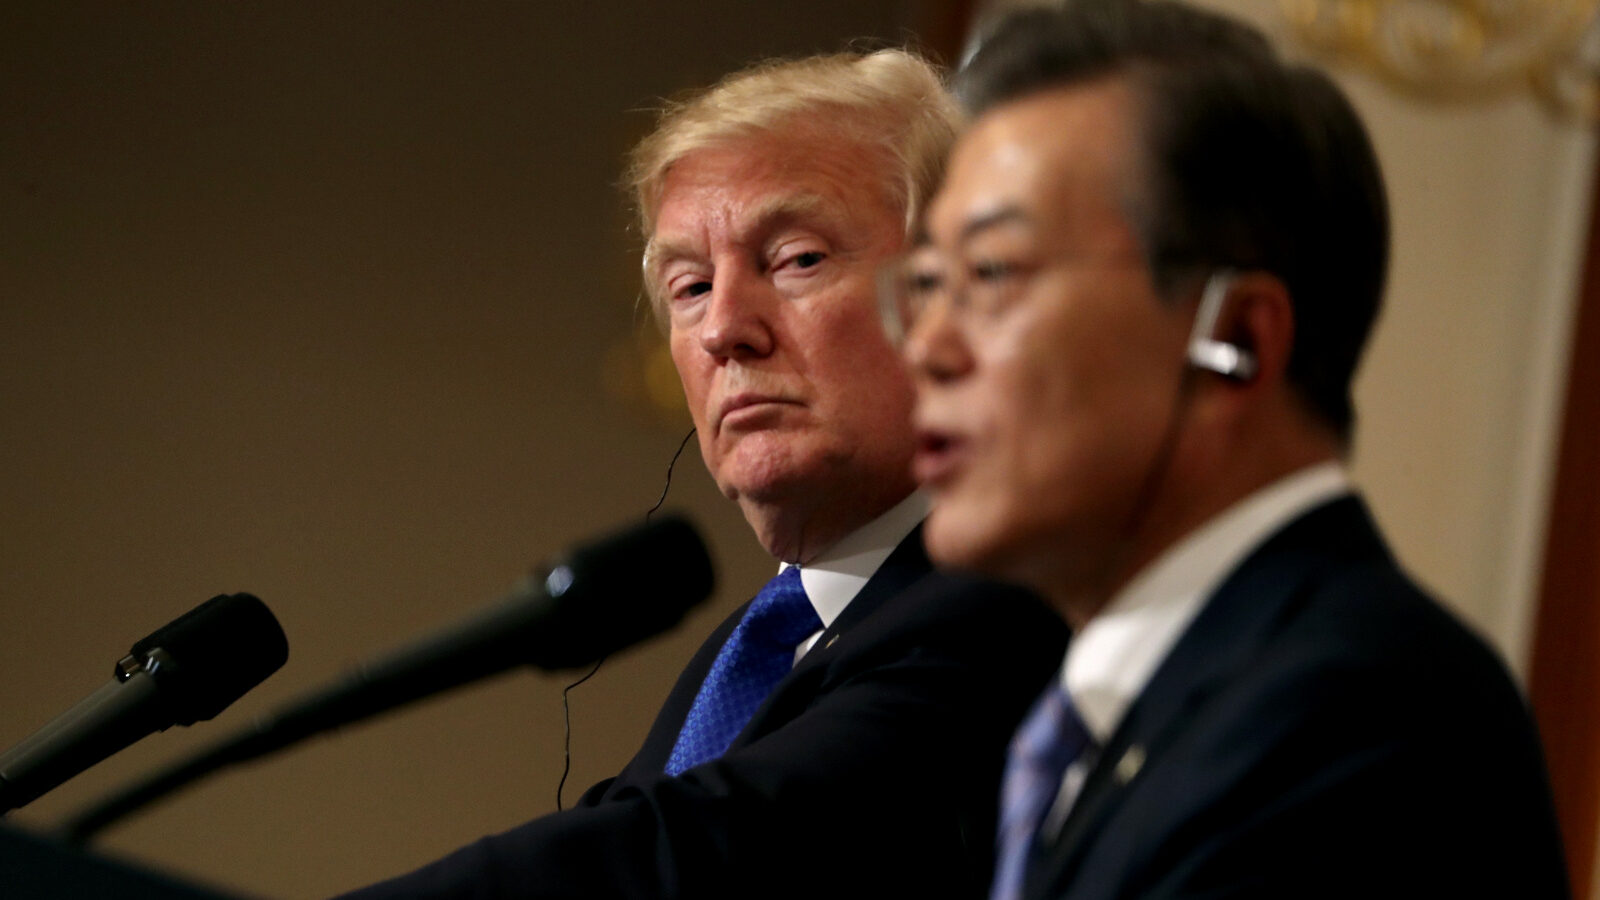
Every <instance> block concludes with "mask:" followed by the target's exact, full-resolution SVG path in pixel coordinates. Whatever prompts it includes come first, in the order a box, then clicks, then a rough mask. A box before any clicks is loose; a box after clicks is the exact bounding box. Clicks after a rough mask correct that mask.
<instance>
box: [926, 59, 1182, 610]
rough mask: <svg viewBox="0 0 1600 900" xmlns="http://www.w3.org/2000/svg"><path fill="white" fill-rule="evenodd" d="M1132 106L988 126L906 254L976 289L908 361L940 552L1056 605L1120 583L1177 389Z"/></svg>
mask: <svg viewBox="0 0 1600 900" xmlns="http://www.w3.org/2000/svg"><path fill="white" fill-rule="evenodd" d="M1134 102H1135V99H1134V95H1133V94H1132V93H1131V91H1130V90H1129V88H1127V87H1126V86H1125V85H1124V84H1122V83H1121V82H1114V81H1112V82H1095V83H1092V84H1089V85H1086V86H1081V87H1072V88H1063V89H1057V90H1053V91H1050V92H1047V93H1042V94H1036V95H1033V96H1030V97H1025V98H1023V99H1021V100H1019V101H1016V102H1013V103H1010V104H1007V105H1005V106H1002V107H999V108H997V109H995V110H993V111H991V112H989V113H988V114H986V115H984V116H983V117H982V118H981V119H979V120H978V121H977V122H976V123H975V125H974V127H973V128H972V130H971V131H969V132H968V133H967V134H966V135H965V136H964V137H963V138H962V140H961V142H960V143H959V144H958V145H957V148H956V151H955V154H954V156H953V157H952V159H951V165H950V169H949V173H948V176H947V180H946V182H945V185H944V188H943V189H942V191H941V192H940V194H939V195H938V197H937V198H936V199H935V201H934V203H933V205H932V207H931V209H930V213H929V219H928V231H929V234H930V237H931V246H930V247H928V248H925V249H923V250H921V251H919V253H917V254H913V260H914V262H913V264H912V267H913V269H916V268H917V267H918V263H917V262H916V260H918V259H919V258H920V259H921V260H922V261H924V263H925V265H926V266H928V267H929V269H928V271H930V272H932V273H934V274H935V275H937V276H938V277H945V278H949V279H953V280H952V281H950V282H949V283H952V284H964V285H965V288H964V290H963V291H962V292H961V294H962V297H964V299H961V298H957V299H955V300H954V301H951V302H944V301H939V302H935V303H934V305H932V306H931V307H929V308H928V309H927V310H926V311H925V312H924V313H923V314H921V315H920V316H918V318H917V320H916V323H915V326H914V328H913V330H912V334H911V337H910V344H909V346H908V347H907V356H908V359H909V361H910V363H911V365H912V368H913V372H914V375H915V378H916V383H917V388H918V402H917V408H916V415H915V421H916V425H917V429H918V438H919V444H918V450H917V453H916V459H915V471H916V474H917V477H918V479H919V480H920V481H921V482H922V483H923V484H924V485H925V486H926V487H928V488H930V489H931V491H932V493H933V497H934V509H933V513H932V515H931V516H930V517H929V519H928V524H927V529H926V532H925V535H926V539H927V543H928V548H929V552H930V553H931V555H932V556H933V557H934V559H935V560H936V561H938V562H941V563H944V564H949V565H956V566H960V567H964V568H971V569H976V570H979V571H984V572H988V573H990V574H994V575H998V576H1001V577H1005V578H1009V579H1013V580H1017V581H1021V582H1024V583H1027V584H1030V585H1032V586H1034V587H1036V588H1039V589H1041V590H1042V591H1044V592H1045V593H1046V594H1047V595H1048V594H1053V593H1055V590H1054V589H1056V588H1058V587H1063V586H1069V587H1071V588H1072V589H1073V590H1074V591H1082V590H1084V589H1086V588H1087V589H1090V590H1095V589H1097V588H1101V587H1105V585H1104V584H1102V583H1101V582H1104V581H1106V580H1107V579H1111V578H1113V577H1116V575H1117V574H1118V572H1119V570H1120V571H1122V572H1125V571H1126V566H1127V564H1128V562H1130V561H1127V560H1124V559H1123V558H1122V555H1124V553H1125V551H1124V550H1123V548H1124V547H1126V546H1127V543H1128V542H1127V537H1128V536H1129V534H1130V532H1131V531H1132V530H1133V529H1134V528H1135V527H1137V526H1138V525H1140V524H1142V523H1140V522H1138V521H1136V520H1138V519H1139V518H1140V517H1141V515H1142V512H1141V511H1140V509H1139V507H1141V506H1142V501H1141V499H1140V497H1141V494H1143V492H1145V491H1147V490H1150V489H1151V488H1152V487H1153V486H1152V485H1149V484H1147V482H1148V481H1149V480H1150V477H1151V475H1152V471H1153V469H1155V468H1156V459H1157V457H1158V456H1159V455H1160V452H1161V451H1160V450H1159V449H1158V448H1159V446H1160V445H1161V443H1162V440H1163V436H1164V434H1165V433H1166V431H1167V429H1168V428H1169V423H1170V422H1171V421H1172V416H1173V411H1174V407H1175V402H1176V394H1177V391H1178V385H1179V382H1180V379H1181V373H1182V360H1183V357H1184V344H1185V338H1186V337H1187V331H1188V328H1189V316H1188V312H1187V309H1188V307H1187V306H1185V307H1184V308H1183V309H1173V308H1171V307H1170V306H1168V305H1165V304H1163V303H1162V302H1161V301H1160V300H1159V299H1158V297H1157V295H1156V293H1155V290H1154V288H1153V286H1152V281H1151V277H1150V273H1149V270H1148V268H1147V266H1146V264H1145V261H1144V258H1143V256H1142V254H1141V250H1140V246H1139V243H1138V240H1137V237H1136V235H1135V232H1134V230H1133V227H1132V225H1131V224H1130V222H1129V221H1128V217H1127V212H1126V202H1125V201H1126V198H1127V197H1128V196H1129V194H1128V190H1129V188H1130V187H1134V186H1136V184H1137V176H1138V170H1139V167H1140V165H1141V163H1140V160H1141V159H1142V156H1141V154H1140V152H1139V150H1138V140H1137V135H1136V132H1135V128H1136V125H1135V118H1134V116H1133V110H1134V106H1133V103H1134Z"/></svg>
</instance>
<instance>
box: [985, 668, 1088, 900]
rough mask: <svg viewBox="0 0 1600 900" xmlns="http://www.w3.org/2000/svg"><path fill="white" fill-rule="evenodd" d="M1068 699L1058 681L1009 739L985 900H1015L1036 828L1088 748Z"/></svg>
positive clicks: (1036, 832)
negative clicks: (991, 881)
mask: <svg viewBox="0 0 1600 900" xmlns="http://www.w3.org/2000/svg"><path fill="white" fill-rule="evenodd" d="M1089 740H1090V739H1089V732H1088V730H1087V729H1086V728H1084V725H1083V720H1081V719H1079V718H1078V711H1077V710H1076V709H1073V707H1072V698H1071V697H1069V696H1067V692H1066V689H1065V688H1063V687H1062V686H1061V681H1060V680H1059V679H1057V680H1056V681H1055V682H1054V683H1053V684H1052V685H1051V686H1050V689H1049V690H1047V691H1045V692H1044V694H1043V695H1042V696H1040V697H1039V699H1038V701H1037V702H1035V703H1034V704H1033V710H1032V711H1031V712H1029V713H1028V717H1027V718H1026V719H1023V720H1022V727H1021V728H1019V729H1017V733H1016V735H1015V736H1014V737H1013V738H1012V739H1011V750H1010V752H1009V753H1008V754H1007V756H1006V774H1005V779H1004V781H1003V782H1002V783H1001V788H1000V834H999V842H998V844H999V846H998V852H997V853H996V859H995V872H994V886H993V888H992V889H991V890H990V892H989V900H1017V898H1019V897H1021V896H1022V876H1023V873H1024V872H1025V871H1027V868H1028V854H1029V851H1030V850H1031V849H1032V848H1033V843H1034V839H1035V838H1036V837H1037V836H1038V834H1039V825H1040V824H1041V823H1042V822H1043V821H1044V816H1045V813H1046V812H1047V811H1049V809H1050V806H1051V804H1052V803H1054V802H1055V799H1056V794H1057V793H1059V792H1060V790H1061V779H1062V777H1063V776H1064V775H1066V773H1067V767H1068V766H1070V765H1072V761H1073V760H1075V759H1077V758H1078V755H1079V754H1080V753H1082V752H1083V750H1084V748H1085V747H1087V746H1089Z"/></svg>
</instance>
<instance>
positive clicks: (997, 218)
mask: <svg viewBox="0 0 1600 900" xmlns="http://www.w3.org/2000/svg"><path fill="white" fill-rule="evenodd" d="M1031 221H1032V219H1031V218H1030V217H1029V216H1028V214H1027V213H1026V212H1023V211H1022V208H1021V207H1017V206H1002V207H1000V208H999V209H996V210H991V211H989V212H986V213H984V214H983V215H981V216H978V217H976V218H973V219H968V220H967V222H966V223H965V224H963V225H962V226H961V231H960V233H959V234H957V235H956V242H957V243H961V244H964V243H966V242H967V241H970V240H972V239H973V238H974V237H976V236H977V235H979V234H981V233H982V232H985V231H988V230H989V229H991V228H998V227H999V226H1001V225H1006V224H1009V223H1011V222H1017V223H1021V224H1027V223H1029V222H1031Z"/></svg>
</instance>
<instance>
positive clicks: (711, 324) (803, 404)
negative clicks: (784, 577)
mask: <svg viewBox="0 0 1600 900" xmlns="http://www.w3.org/2000/svg"><path fill="white" fill-rule="evenodd" d="M884 195H885V191H884V179H883V176H882V174H881V170H880V169H879V167H878V166H877V165H876V164H875V161H874V158H873V157H872V156H871V155H870V154H867V153H866V152H864V151H863V150H862V149H861V148H859V147H856V146H854V145H852V144H851V143H850V142H847V141H841V140H838V139H833V140H826V139H821V138H817V137H807V136H804V135H797V136H788V137H785V138H782V139H778V138H774V137H759V138H751V139H747V140H737V141H730V142H727V143H724V144H719V145H715V146H713V147H711V148H708V149H703V150H699V151H697V152H694V153H691V154H689V155H688V156H686V157H685V158H683V159H682V160H680V161H678V162H677V163H675V164H674V165H673V166H672V168H671V170H670V171H669V172H668V174H667V177H666V180H665V183H664V186H663V190H662V197H661V204H660V207H659V209H658V212H657V215H656V226H655V233H654V235H653V236H652V241H651V255H650V265H649V266H648V269H647V277H648V278H649V279H650V280H651V282H652V286H653V288H654V290H655V293H656V295H657V297H658V298H660V300H661V302H662V303H663V304H664V305H665V307H666V314H667V318H668V325H669V330H670V343H671V348H672V358H673V361H674V362H675V363H676V364H677V367H678V374H679V376H680V377H681V378H682V380H683V390H684V394H685V395H686V397H687V399H688V403H689V411H690V414H691V416H692V417H693V419H694V424H695V427H696V428H697V429H698V430H699V435H700V449H701V453H702V455H703V456H704V458H705V462H706V466H707V467H708V468H709V469H710V471H711V475H712V477H713V478H715V479H716V482H717V484H718V486H719V487H720V488H721V489H722V492H723V493H724V494H726V495H727V496H728V497H730V498H732V499H734V500H737V501H739V503H740V504H741V506H742V507H743V508H744V510H745V514H746V517H747V518H749V519H750V520H751V524H752V525H755V526H756V528H757V532H758V537H761V538H762V539H763V542H764V543H767V542H768V537H769V536H768V535H765V534H761V533H760V532H761V531H762V530H763V528H762V525H761V523H760V522H758V521H757V520H758V518H759V517H761V516H762V515H766V514H770V513H771V511H772V510H773V509H774V508H776V509H778V510H780V511H781V512H782V513H783V514H784V515H788V516H793V515H800V516H802V517H804V515H805V511H806V510H808V509H812V508H827V509H830V513H829V515H831V516H834V517H838V516H840V515H845V514H848V513H850V512H852V511H858V512H859V516H857V518H859V519H860V521H858V522H855V523H854V524H856V525H859V524H864V523H865V521H867V520H868V519H869V518H870V517H871V516H873V515H876V514H877V513H878V512H880V511H881V510H882V509H885V508H887V507H888V506H889V505H892V504H893V503H894V502H897V501H898V500H899V499H901V498H903V497H904V496H905V495H906V494H908V493H910V491H911V490H912V488H913V484H912V481H911V477H910V461H911V452H912V447H913V439H912V436H911V426H910V412H911V403H912V394H911V386H910V382H909V379H908V378H907V376H906V373H905V370H904V368H903V367H902V364H901V362H900V360H899V357H898V356H897V355H896V353H895V351H894V349H893V348H892V347H891V345H890V344H889V342H888V340H887V338H886V337H885V336H884V333H883V330H882V328H881V327H880V324H879V321H878V319H877V314H876V309H877V306H876V300H875V278H876V273H877V271H878V269H879V267H880V266H881V265H882V263H883V262H884V261H885V260H886V259H887V258H889V257H890V256H892V255H893V254H894V253H895V252H896V251H898V250H899V249H900V247H901V245H902V243H903V225H902V219H901V214H900V211H899V210H898V209H897V208H896V207H895V206H894V205H893V204H892V203H890V202H889V201H888V200H887V198H886V197H885V196H884ZM763 510H764V511H765V512H764V513H763V512H762V511H763ZM768 549H769V550H773V551H774V552H779V550H778V548H775V547H774V546H773V545H772V544H771V543H768ZM814 549H821V548H814ZM793 552H794V550H793V548H789V547H785V548H783V552H782V553H780V555H793Z"/></svg>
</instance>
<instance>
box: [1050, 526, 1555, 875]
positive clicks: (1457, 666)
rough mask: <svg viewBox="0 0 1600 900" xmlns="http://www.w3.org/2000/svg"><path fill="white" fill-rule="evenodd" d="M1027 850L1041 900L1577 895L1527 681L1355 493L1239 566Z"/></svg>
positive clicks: (1287, 530) (1290, 529)
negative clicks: (1402, 563) (1057, 816)
mask: <svg viewBox="0 0 1600 900" xmlns="http://www.w3.org/2000/svg"><path fill="white" fill-rule="evenodd" d="M1035 849H1036V855H1035V856H1034V858H1033V861H1032V865H1031V866H1030V868H1029V871H1028V877H1027V879H1026V880H1025V891H1024V894H1025V896H1027V897H1031V898H1043V897H1052V898H1054V897H1070V898H1110V897H1241V896H1248V897H1306V896H1319V897H1320V896H1337V897H1363V898H1365V897H1390V896H1393V897H1497V898H1498V897H1507V898H1510V897H1516V898H1546V897H1564V896H1566V895H1567V889H1566V884H1565V875H1564V868H1563V865H1562V858H1561V850H1560V840H1559V837H1558V835H1557V831H1556V825H1555V819H1554V815H1553V813H1552V810H1551V802H1550V792H1549V787H1548V784H1547V782H1546V777H1545V771H1544V764H1543V757H1542V754H1541V751H1540V747H1539V744H1538V740H1537V738H1536V736H1535V734H1534V728H1533V724H1532V722H1531V721H1530V719H1529V716H1528V714H1527V711H1526V708H1525V706H1524V704H1523V701H1522V698H1521V696H1520V694H1519V693H1518V691H1517V689H1516V688H1515V687H1514V686H1513V684H1512V682H1511V681H1510V679H1509V678H1508V677H1507V675H1506V672H1505V670H1504V667H1503V666H1502V665H1501V663H1500V661H1499V659H1498V658H1497V657H1496V656H1495V655H1494V653H1493V652H1492V651H1490V650H1489V649H1488V648H1487V647H1486V646H1485V645H1484V644H1483V642H1482V641H1481V640H1479V639H1478V638H1477V637H1476V636H1474V635H1472V634H1471V633H1469V632H1468V631H1467V630H1466V629H1464V628H1463V627H1461V625H1459V624H1458V623H1457V622H1456V621H1455V620H1454V619H1453V618H1451V617H1450V615H1448V614H1447V613H1446V612H1444V611H1443V610H1442V609H1440V608H1439V607H1438V606H1437V605H1435V604H1434V603H1433V601H1431V600H1430V599H1428V598H1427V597H1426V596H1424V595H1423V594H1422V593H1421V592H1420V591H1419V590H1418V589H1417V587H1416V586H1415V585H1413V584H1412V583H1411V582H1410V581H1409V580H1408V579H1407V578H1406V576H1405V575H1404V574H1402V573H1401V572H1400V570H1399V569H1398V568H1397V567H1396V565H1395V562H1394V560H1393V559H1392V558H1391V557H1390V555H1389V553H1388V551H1387V550H1386V549H1385V547H1384V545H1383V542H1382V540H1381V539H1380V538H1379V536H1378V534H1377V532H1376V530H1375V528H1374V526H1373V524H1372V522H1371V520H1370V518H1369V517H1368V515H1367V512H1366V510H1365V508H1364V506H1363V505H1362V504H1361V503H1360V501H1359V500H1356V499H1355V498H1346V499H1342V500H1337V501H1334V502H1332V503H1329V504H1327V505H1325V506H1323V507H1321V508H1319V509H1316V510H1313V511H1312V512H1310V513H1308V514H1306V515H1305V516H1303V517H1302V518H1300V519H1299V520H1297V521H1295V522H1294V523H1292V524H1290V525H1289V526H1288V527H1287V528H1285V529H1283V530H1282V531H1280V532H1279V533H1278V534H1276V535H1275V536H1273V537H1272V538H1271V539H1269V540H1268V541H1267V542H1266V543H1265V544H1263V545H1262V546H1261V547H1259V548H1258V549H1257V550H1256V551H1255V552H1254V553H1253V554H1252V555H1251V556H1250V557H1249V558H1248V559H1247V560H1246V561H1245V562H1244V563H1243V564H1242V565H1241V566H1240V568H1239V569H1238V570H1237V571H1236V572H1235V573H1233V574H1232V575H1231V576H1230V577H1228V578H1227V580H1226V581H1225V583H1224V584H1223V585H1222V586H1221V587H1220V588H1219V589H1218V591H1217V593H1216V594H1215V596H1213V597H1212V598H1211V599H1210V601H1209V602H1208V603H1207V604H1206V606H1205V607H1204V609H1202V610H1201V612H1200V614H1199V615H1198V616H1197V617H1196V618H1195V620H1194V622H1193V623H1192V624H1191V626H1190V627H1189V629H1188V631H1187V632H1185V634H1184V635H1183V636H1182V637H1181V638H1180V639H1179V640H1178V642H1177V644H1176V645H1174V647H1173V650H1172V653H1171V655H1170V656H1169V657H1168V658H1167V659H1166V660H1165V661H1164V662H1163V663H1162V665H1161V666H1160V668H1159V669H1158V670H1157V671H1156V673H1155V675H1154V676H1153V678H1152V679H1151V681H1150V683H1149V685H1148V686H1147V687H1146V688H1145V690H1144V692H1143V693H1142V694H1141V695H1140V697H1139V698H1138V700H1137V701H1135V702H1134V704H1133V705H1132V706H1131V707H1130V708H1129V710H1128V713H1127V716H1126V718H1125V719H1124V721H1123V722H1122V723H1121V725H1120V726H1119V727H1118V729H1117V731H1116V732H1115V733H1114V734H1113V735H1112V737H1111V738H1110V739H1109V740H1108V741H1107V744H1106V747H1105V748H1104V752H1103V753H1102V754H1101V755H1100V757H1099V761H1098V763H1097V764H1096V765H1095V767H1094V769H1093V770H1092V771H1091V773H1090V775H1089V778H1088V781H1087V782H1086V783H1085V786H1084V789H1083V791H1082V792H1081V793H1080V794H1079V796H1078V799H1077V802H1076V803H1075V805H1074V806H1073V808H1072V811H1071V813H1070V814H1069V816H1068V818H1067V821H1066V822H1065V824H1064V825H1063V827H1062V830H1061V831H1060V833H1059V834H1058V836H1057V837H1056V839H1055V840H1053V841H1048V840H1047V841H1044V842H1042V844H1041V846H1039V847H1036V848H1035Z"/></svg>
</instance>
